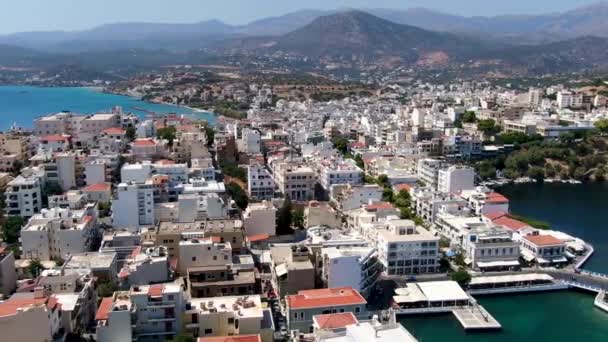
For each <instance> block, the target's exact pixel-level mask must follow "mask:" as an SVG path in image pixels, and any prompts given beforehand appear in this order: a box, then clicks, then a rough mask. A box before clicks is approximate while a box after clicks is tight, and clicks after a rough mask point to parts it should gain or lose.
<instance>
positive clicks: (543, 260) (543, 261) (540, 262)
mask: <svg viewBox="0 0 608 342" xmlns="http://www.w3.org/2000/svg"><path fill="white" fill-rule="evenodd" d="M536 261H538V263H539V264H550V263H551V261H549V260H547V259H543V258H536Z"/></svg>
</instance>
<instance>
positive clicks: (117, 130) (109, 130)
mask: <svg viewBox="0 0 608 342" xmlns="http://www.w3.org/2000/svg"><path fill="white" fill-rule="evenodd" d="M103 132H104V133H106V134H112V135H116V134H121V135H123V134H126V133H127V131H125V130H124V129H122V128H119V127H110V128H106V129H104V130H103Z"/></svg>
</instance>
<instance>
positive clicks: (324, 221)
mask: <svg viewBox="0 0 608 342" xmlns="http://www.w3.org/2000/svg"><path fill="white" fill-rule="evenodd" d="M316 226H326V227H330V228H335V229H338V228H340V227H342V217H341V216H340V214H338V212H337V211H336V210H335V209H334V208H332V207H331V206H330V205H329V204H328V203H327V202H324V203H321V202H317V201H310V202H309V203H308V206H307V207H306V208H304V227H305V228H310V227H316Z"/></svg>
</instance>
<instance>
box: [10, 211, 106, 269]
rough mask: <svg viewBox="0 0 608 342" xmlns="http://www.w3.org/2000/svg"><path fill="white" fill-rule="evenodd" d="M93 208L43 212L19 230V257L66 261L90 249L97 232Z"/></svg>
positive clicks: (96, 215)
mask: <svg viewBox="0 0 608 342" xmlns="http://www.w3.org/2000/svg"><path fill="white" fill-rule="evenodd" d="M97 217H98V214H97V206H96V204H93V203H90V204H88V205H87V206H86V207H85V208H84V209H81V210H70V209H64V208H52V209H43V210H42V211H41V212H40V213H39V214H35V215H34V216H32V217H31V218H30V219H29V221H28V223H27V224H26V225H25V226H24V227H23V228H22V229H21V244H22V248H23V257H24V258H28V259H34V258H37V259H40V260H51V259H66V258H67V257H68V256H69V255H72V254H77V253H83V252H87V251H89V250H90V248H91V247H92V245H93V243H94V240H95V238H96V237H97V235H98V234H99V232H98V231H97V228H98V223H97Z"/></svg>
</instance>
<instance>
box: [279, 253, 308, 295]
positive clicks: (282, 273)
mask: <svg viewBox="0 0 608 342" xmlns="http://www.w3.org/2000/svg"><path fill="white" fill-rule="evenodd" d="M270 258H271V265H270V267H271V272H272V281H273V284H274V286H273V287H274V289H275V290H276V291H277V292H278V293H279V295H281V296H285V295H289V294H295V293H297V292H298V291H300V290H309V289H314V288H315V268H314V266H313V264H312V262H311V261H310V259H311V255H310V251H309V250H308V249H307V248H306V247H304V246H298V245H287V246H285V245H283V246H272V247H270Z"/></svg>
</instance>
